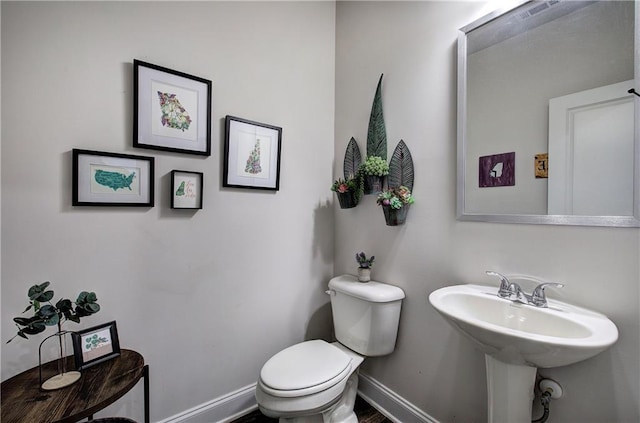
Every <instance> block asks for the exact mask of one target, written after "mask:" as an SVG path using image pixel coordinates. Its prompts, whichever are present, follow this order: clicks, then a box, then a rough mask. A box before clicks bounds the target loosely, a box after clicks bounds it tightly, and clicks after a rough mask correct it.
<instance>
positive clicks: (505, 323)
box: [429, 285, 618, 367]
mask: <svg viewBox="0 0 640 423" xmlns="http://www.w3.org/2000/svg"><path fill="white" fill-rule="evenodd" d="M429 301H430V302H431V304H432V305H433V307H435V309H436V310H438V312H440V314H441V315H442V316H444V317H445V318H446V319H447V320H448V321H449V322H450V323H451V324H452V325H453V326H454V327H455V328H457V329H458V330H460V331H461V332H462V333H463V334H465V335H467V336H468V337H469V338H471V340H473V341H474V342H475V343H476V345H477V347H478V348H479V349H480V350H482V351H483V352H484V353H485V354H488V355H490V356H492V357H494V358H496V359H497V360H499V361H502V362H504V363H508V364H516V365H526V366H534V367H557V366H565V365H568V364H573V363H577V362H579V361H582V360H585V359H587V358H590V357H593V356H594V355H596V354H598V353H600V352H602V351H604V350H605V349H607V348H608V347H609V346H611V345H612V344H613V343H615V342H616V340H617V339H618V329H617V328H616V326H615V324H613V322H612V321H611V320H609V319H608V318H607V317H606V316H604V315H602V314H600V313H596V312H593V311H589V310H587V309H584V308H581V307H576V306H572V305H570V304H566V303H563V302H560V301H554V300H552V299H549V300H548V305H549V307H548V308H540V307H535V306H531V305H525V304H520V303H515V302H513V301H511V300H507V299H503V298H500V297H498V296H497V287H489V286H481V285H455V286H448V287H445V288H441V289H438V290H436V291H434V292H432V293H431V295H429Z"/></svg>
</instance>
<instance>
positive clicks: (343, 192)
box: [331, 178, 360, 209]
mask: <svg viewBox="0 0 640 423" xmlns="http://www.w3.org/2000/svg"><path fill="white" fill-rule="evenodd" d="M331 191H333V192H335V193H336V195H337V196H338V202H339V203H340V208H341V209H351V208H353V207H355V206H357V205H358V202H359V201H360V189H359V187H358V181H357V180H356V179H355V178H349V179H342V178H338V179H336V180H335V182H334V183H333V185H331Z"/></svg>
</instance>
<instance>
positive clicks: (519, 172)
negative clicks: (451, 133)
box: [458, 1, 640, 226]
mask: <svg viewBox="0 0 640 423" xmlns="http://www.w3.org/2000/svg"><path fill="white" fill-rule="evenodd" d="M634 6H635V2H633V1H584V2H583V1H545V2H540V1H534V2H528V3H525V4H523V5H522V6H520V7H518V8H516V9H513V10H511V11H510V12H507V13H505V14H502V15H500V16H497V17H485V18H483V19H481V20H480V21H478V22H474V23H473V24H471V25H469V26H468V27H465V28H463V29H462V31H463V33H462V34H461V37H460V39H459V72H460V75H459V89H461V90H462V92H461V93H459V108H460V107H461V106H462V107H461V110H460V113H459V117H458V118H459V122H458V125H459V128H458V129H459V140H458V142H459V146H458V148H459V150H460V151H459V159H460V163H459V181H458V182H459V187H458V188H459V190H461V192H459V205H458V207H459V210H458V214H459V216H460V218H461V219H463V220H464V219H465V218H466V220H490V221H500V219H499V217H500V216H541V217H543V216H544V217H548V216H586V217H598V216H628V217H629V218H630V219H627V220H626V223H625V224H623V225H624V226H629V220H631V221H632V223H640V222H639V221H638V220H637V219H635V218H633V215H634V192H636V190H637V187H635V186H634V179H635V178H634V172H635V171H636V170H635V166H634V151H637V150H635V149H634V145H635V143H636V142H637V141H636V139H635V138H636V137H634V120H635V119H634V114H635V113H636V111H635V108H634V104H635V103H636V102H637V100H635V99H634V97H635V96H634V95H632V94H630V93H628V90H629V89H631V88H634V87H635V84H634V60H635V55H634V37H635V27H634V20H635V9H634ZM460 103H461V104H460ZM480 215H485V216H486V215H491V216H493V217H492V218H491V219H484V218H477V216H480ZM474 216H476V218H474ZM496 217H497V218H498V220H496ZM510 220H511V221H513V218H510ZM529 220H532V221H531V222H525V223H561V222H559V221H558V220H557V219H556V220H555V221H551V220H549V219H537V220H536V219H529ZM563 220H564V222H562V223H572V222H571V218H569V219H567V218H565V219H563ZM567 220H568V221H567ZM503 221H508V220H503ZM516 221H518V219H516ZM520 221H522V220H520ZM608 221H609V222H611V219H609V220H608ZM576 222H577V224H603V223H602V222H601V221H598V220H593V219H591V220H590V222H591V223H589V222H587V220H584V219H582V220H580V219H579V220H576V221H575V222H574V223H576ZM585 222H587V223H585ZM605 224H606V223H605ZM631 226H637V224H633V225H631Z"/></svg>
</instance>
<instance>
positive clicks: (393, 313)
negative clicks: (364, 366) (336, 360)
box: [328, 275, 404, 357]
mask: <svg viewBox="0 0 640 423" xmlns="http://www.w3.org/2000/svg"><path fill="white" fill-rule="evenodd" d="M328 293H329V294H330V295H331V310H332V311H333V326H334V329H335V332H336V338H337V339H338V341H339V342H340V343H341V344H342V345H344V346H346V347H348V348H349V349H351V350H353V351H355V352H357V353H359V354H362V355H365V356H369V357H374V356H379V355H386V354H390V353H391V352H393V350H394V349H395V346H396V337H397V335H398V324H399V322H400V308H401V306H402V299H403V298H404V291H403V290H402V289H400V288H398V287H397V286H393V285H389V284H386V283H381V282H374V281H370V282H366V283H362V282H359V281H358V279H357V278H356V277H355V276H352V275H342V276H337V277H335V278H333V279H331V280H330V281H329V291H328Z"/></svg>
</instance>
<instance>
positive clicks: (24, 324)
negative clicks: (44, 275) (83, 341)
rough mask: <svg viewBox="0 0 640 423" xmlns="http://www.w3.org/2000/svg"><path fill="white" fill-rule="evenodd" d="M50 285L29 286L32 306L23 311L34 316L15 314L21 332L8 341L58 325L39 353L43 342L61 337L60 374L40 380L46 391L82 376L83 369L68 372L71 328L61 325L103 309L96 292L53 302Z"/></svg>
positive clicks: (81, 293)
mask: <svg viewBox="0 0 640 423" xmlns="http://www.w3.org/2000/svg"><path fill="white" fill-rule="evenodd" d="M49 285H50V282H48V281H47V282H43V283H41V284H39V285H38V284H36V285H33V286H32V287H31V288H29V290H28V291H27V296H28V297H29V305H28V306H27V308H26V309H25V310H24V311H23V314H24V313H26V312H28V311H30V310H33V315H32V316H31V317H14V319H13V321H14V322H15V324H16V327H17V328H18V332H17V333H16V335H15V336H13V338H11V339H9V340H8V341H7V344H8V343H9V342H11V341H12V340H13V339H14V338H16V337H18V336H19V337H21V338H24V339H29V338H28V336H27V335H36V334H39V333H41V332H44V331H45V330H46V329H47V327H49V326H57V328H58V331H57V332H56V333H54V334H53V335H50V336H48V337H46V338H45V339H44V340H43V341H42V342H41V343H40V347H39V355H40V356H41V350H42V344H44V342H45V341H46V340H48V339H49V338H51V337H54V336H57V337H58V342H59V357H58V372H59V374H57V375H55V376H53V377H52V378H50V379H48V380H46V381H45V382H44V383H42V380H40V384H41V386H42V389H45V390H52V389H59V388H63V387H65V386H68V385H71V384H72V383H74V382H75V381H77V380H78V379H79V378H80V372H76V371H71V372H67V371H66V334H67V333H69V331H63V330H62V324H63V323H64V322H66V321H67V320H71V321H72V322H76V323H80V319H81V318H82V317H86V316H90V315H92V314H95V313H97V312H98V311H100V305H99V304H98V303H97V301H98V298H97V297H96V294H95V293H94V292H86V291H82V292H80V294H78V297H77V298H76V300H75V301H71V300H69V299H67V298H61V299H59V300H58V301H57V302H56V303H55V305H54V304H53V303H52V302H51V300H52V299H53V296H54V292H53V291H52V290H50V289H47V288H48V287H49ZM74 305H75V306H74ZM40 364H42V363H40ZM41 377H42V375H41Z"/></svg>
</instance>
